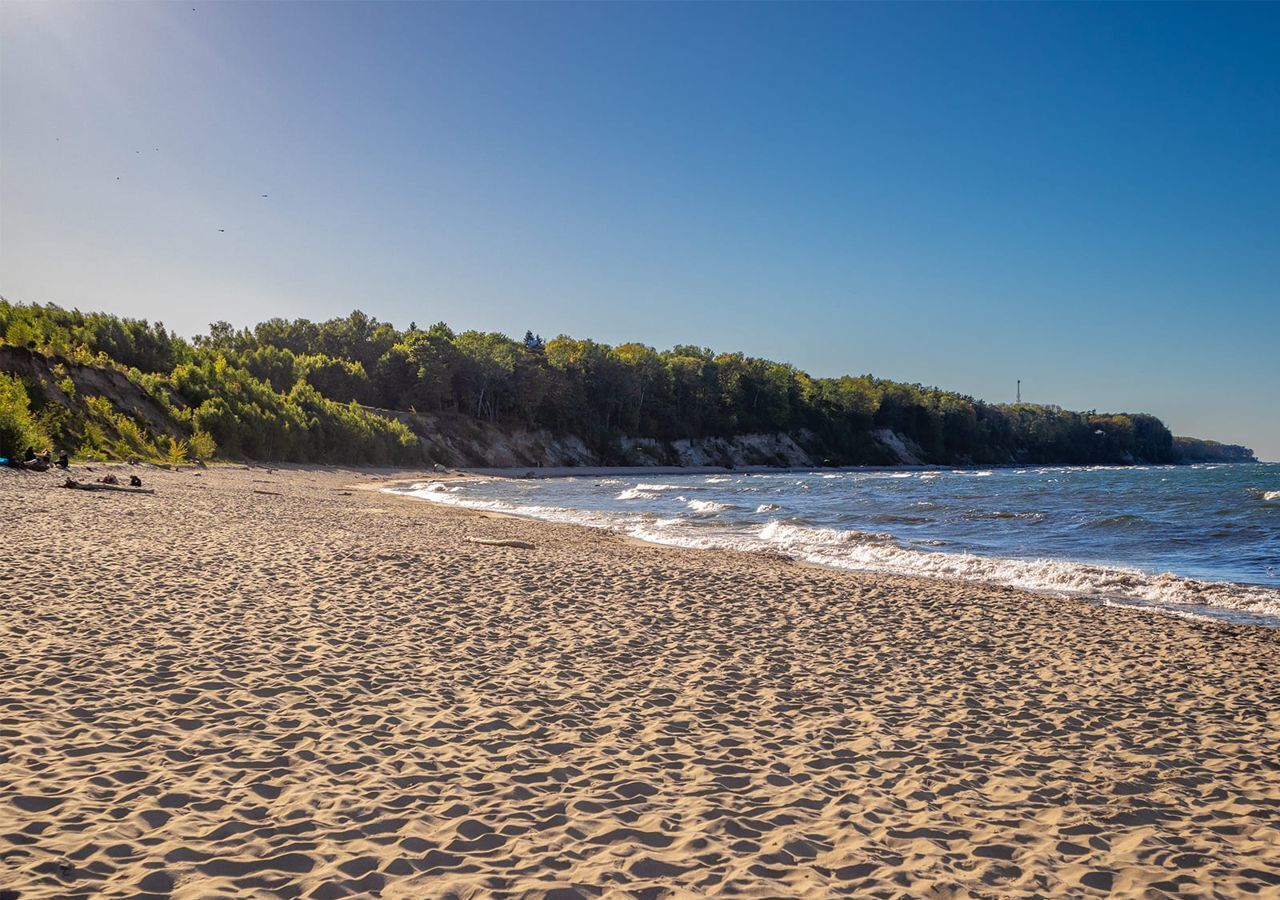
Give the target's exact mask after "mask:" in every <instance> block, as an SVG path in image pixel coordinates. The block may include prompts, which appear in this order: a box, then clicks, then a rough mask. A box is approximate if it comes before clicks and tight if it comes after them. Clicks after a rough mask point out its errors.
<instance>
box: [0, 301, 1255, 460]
mask: <svg viewBox="0 0 1280 900" xmlns="http://www.w3.org/2000/svg"><path fill="white" fill-rule="evenodd" d="M28 446H39V447H57V448H62V449H66V450H67V451H69V452H71V453H72V454H74V455H76V456H78V457H80V458H86V459H117V458H142V459H153V460H157V461H170V462H175V463H177V462H182V461H185V460H187V459H190V458H201V459H208V458H212V457H215V456H220V457H224V458H229V459H253V460H264V461H267V460H269V461H293V462H321V463H347V464H377V465H388V464H392V465H421V464H439V465H447V466H468V465H469V466H598V465H667V466H671V465H684V466H694V465H698V466H702V465H725V466H743V465H777V466H815V467H816V466H847V465H896V464H908V465H911V464H916V465H923V464H942V465H1000V464H1020V463H1026V464H1072V465H1098V464H1103V465H1107V464H1116V465H1129V464H1169V463H1189V462H1253V461H1256V460H1255V458H1254V455H1253V453H1252V451H1251V450H1249V449H1248V448H1246V447H1241V446H1238V445H1232V444H1221V443H1218V442H1216V441H1211V440H1202V439H1198V438H1190V437H1175V436H1174V435H1173V434H1172V433H1171V432H1170V431H1169V429H1168V428H1167V427H1165V425H1164V423H1163V422H1161V421H1160V420H1159V419H1157V418H1156V417H1155V416H1152V415H1148V414H1145V413H1105V414H1103V413H1097V412H1094V411H1090V412H1072V411H1069V410H1064V409H1060V408H1058V407H1056V406H1045V405H1037V404H1030V403H1015V404H992V403H986V402H984V401H982V400H977V399H974V398H973V397H968V396H965V395H962V394H959V393H955V392H953V391H946V390H941V389H939V388H933V387H924V386H922V385H919V384H904V383H901V382H895V381H888V380H885V379H882V378H875V377H873V376H871V375H860V376H843V377H840V378H813V377H811V376H809V375H808V374H806V373H805V372H802V371H800V370H799V369H797V368H795V367H794V366H792V365H789V364H787V363H779V362H774V361H772V360H767V359H757V358H753V357H748V356H744V355H743V354H741V353H715V352H713V351H711V350H709V349H706V348H703V347H696V346H690V345H678V346H676V347H673V348H672V349H670V350H666V351H657V350H655V349H653V348H652V347H649V346H646V345H644V344H638V343H628V344H621V345H618V346H610V345H608V344H602V343H598V342H596V341H591V340H578V339H575V338H571V337H568V336H565V335H561V336H559V337H556V338H554V339H552V340H548V341H544V340H543V339H542V338H541V337H539V336H537V335H534V334H532V333H526V334H525V337H524V339H523V340H519V341H517V340H512V339H511V338H509V337H507V336H505V335H502V334H497V333H492V332H488V333H485V332H479V331H464V332H461V333H455V332H454V331H453V330H452V329H450V328H449V327H448V326H447V325H445V324H443V323H439V324H436V325H432V326H430V327H429V328H425V329H423V328H419V327H418V326H417V325H414V324H411V325H410V326H409V327H408V328H407V329H404V330H400V329H397V328H395V327H393V326H392V325H389V324H387V323H385V322H379V321H377V320H376V319H374V318H372V317H370V316H368V315H366V314H364V313H361V312H353V313H351V315H349V316H347V317H345V318H338V319H331V320H329V321H326V322H310V321H308V320H306V319H295V320H291V321H289V320H284V319H278V318H277V319H270V320H268V321H266V322H263V323H261V324H259V325H257V326H255V327H254V328H253V329H248V328H242V329H239V330H237V329H235V328H234V327H232V326H231V325H229V324H227V323H225V322H218V323H215V324H213V325H212V326H211V327H210V330H209V333H208V334H204V335H200V336H198V337H196V338H194V339H193V340H190V341H188V340H185V339H183V338H181V337H179V336H177V335H176V334H174V333H173V332H171V331H169V330H167V329H166V328H165V327H164V326H163V325H162V324H161V323H159V322H156V323H149V322H147V321H144V320H137V319H127V318H121V317H118V316H114V315H109V314H105V313H81V312H79V311H76V310H64V309H61V308H59V307H57V306H53V305H38V304H15V303H10V302H8V301H4V300H0V456H4V455H16V454H17V453H19V452H22V450H23V449H25V448H26V447H28Z"/></svg>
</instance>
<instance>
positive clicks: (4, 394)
mask: <svg viewBox="0 0 1280 900" xmlns="http://www.w3.org/2000/svg"><path fill="white" fill-rule="evenodd" d="M48 443H49V437H48V435H46V434H45V432H44V430H43V429H42V428H41V427H40V423H39V422H37V421H36V417H35V416H33V415H32V414H31V398H30V397H28V396H27V389H26V388H25V387H23V384H22V382H21V381H19V380H18V379H17V378H14V377H12V376H10V375H5V374H3V373H0V456H4V457H7V458H9V459H20V458H21V456H22V453H23V451H25V450H26V449H27V448H28V447H35V448H37V449H43V448H44V447H45V446H47V445H48Z"/></svg>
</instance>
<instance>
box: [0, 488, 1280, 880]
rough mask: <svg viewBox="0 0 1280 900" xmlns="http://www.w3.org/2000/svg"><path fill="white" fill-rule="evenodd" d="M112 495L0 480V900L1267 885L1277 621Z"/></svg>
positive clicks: (234, 503) (211, 495)
mask: <svg viewBox="0 0 1280 900" xmlns="http://www.w3.org/2000/svg"><path fill="white" fill-rule="evenodd" d="M77 468H79V467H77ZM96 468H97V469H98V471H97V472H96V473H90V474H101V472H102V470H103V467H96ZM128 471H135V472H138V473H140V474H141V475H142V477H143V479H144V483H145V485H146V486H147V487H148V488H154V489H155V493H154V494H148V495H133V494H119V493H93V492H80V491H67V490H61V489H59V485H60V484H61V482H62V480H63V476H62V475H61V474H58V475H55V474H53V473H47V474H37V473H25V474H23V473H17V472H11V471H8V470H0V520H3V521H4V522H5V523H6V524H7V525H8V527H7V529H6V532H7V533H6V541H5V547H4V549H3V550H2V551H0V558H2V559H3V565H0V653H2V655H3V661H4V665H3V669H0V671H3V681H2V682H0V741H2V743H3V747H4V751H3V753H0V787H2V788H3V790H0V889H3V890H7V891H10V892H14V891H16V892H17V895H18V896H20V897H21V898H23V900H27V898H43V897H59V898H63V897H102V896H147V897H175V898H210V897H252V896H263V897H266V896H270V897H308V898H330V897H334V898H336V897H351V896H383V897H406V898H408V897H414V898H417V897H549V898H551V897H554V898H567V897H595V896H603V895H608V896H611V897H613V896H616V897H703V896H734V897H831V896H857V897H865V896H916V897H918V896H981V897H992V896H1044V895H1052V894H1067V895H1072V896H1104V895H1115V896H1125V895H1128V896H1138V895H1141V896H1151V895H1160V894H1193V895H1218V896H1244V895H1268V894H1270V895H1273V896H1274V895H1276V894H1277V893H1280V769H1278V768H1277V765H1276V761H1275V748H1276V747H1277V746H1278V745H1280V633H1278V632H1275V631H1269V630H1265V629H1261V628H1256V627H1253V628H1250V627H1244V626H1228V625H1216V624H1206V623H1201V622H1195V621H1188V620H1182V619H1178V618H1173V617H1168V616H1162V615H1159V614H1156V613H1152V612H1150V611H1144V610H1139V609H1127V608H1125V609H1118V608H1107V607H1103V606H1099V605H1095V604H1090V603H1086V602H1075V601H1050V600H1046V599H1044V598H1041V597H1035V596H1031V595H1027V594H1023V593H1020V592H1018V591H1015V590H1006V589H999V588H991V587H984V586H978V585H974V584H960V583H949V582H942V581H926V580H917V579H910V578H901V577H886V576H880V575H875V576H871V575H860V574H855V573H847V572H833V571H826V570H822V569H817V568H813V567H809V566H801V565H797V564H794V563H791V562H788V561H786V560H783V559H776V558H767V557H754V556H747V555H742V554H733V553H723V552H703V551H685V550H675V549H670V548H662V547H655V546H648V545H640V544H636V543H635V542H633V541H627V540H623V539H621V538H619V537H616V536H613V535H610V534H607V533H603V532H598V531H589V530H585V529H579V528H575V527H571V526H557V525H550V524H544V523H535V522H530V521H524V520H517V519H511V518H502V517H496V516H489V515H483V514H477V513H473V512H468V511H466V510H461V509H456V508H449V507H444V506H437V505H434V504H429V503H424V502H421V501H415V500H412V499H409V498H404V497H398V496H395V495H391V494H387V493H381V492H379V491H378V490H377V487H378V485H379V484H380V482H381V481H382V480H383V479H385V478H386V477H388V476H387V473H379V472H372V471H354V470H328V469H319V468H310V469H307V468H287V469H266V468H261V467H255V468H245V467H233V466H216V467H212V468H209V469H207V470H191V469H186V470H181V471H161V470H157V469H151V468H148V467H138V468H134V469H129V470H128ZM73 474H77V475H82V474H83V473H82V472H76V473H73ZM399 477H410V476H408V475H401V476H399ZM431 477H433V478H434V477H438V476H431Z"/></svg>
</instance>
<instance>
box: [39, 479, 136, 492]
mask: <svg viewBox="0 0 1280 900" xmlns="http://www.w3.org/2000/svg"><path fill="white" fill-rule="evenodd" d="M62 486H63V487H64V488H73V489H75V490H77V491H117V492H118V493H121V494H154V493H155V491H154V490H152V489H151V488H139V487H127V486H126V485H123V484H102V483H101V482H99V481H75V480H74V479H71V478H68V479H67V480H66V481H65V482H63V485H62Z"/></svg>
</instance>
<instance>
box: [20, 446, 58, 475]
mask: <svg viewBox="0 0 1280 900" xmlns="http://www.w3.org/2000/svg"><path fill="white" fill-rule="evenodd" d="M52 458H53V454H52V453H51V452H50V451H48V450H46V451H44V453H41V454H38V455H37V453H36V449H35V447H28V448H27V452H26V455H25V456H24V457H23V459H22V466H21V467H22V468H24V469H29V470H30V471H32V472H44V471H46V470H47V469H48V468H49V464H50V462H51V460H52Z"/></svg>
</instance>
